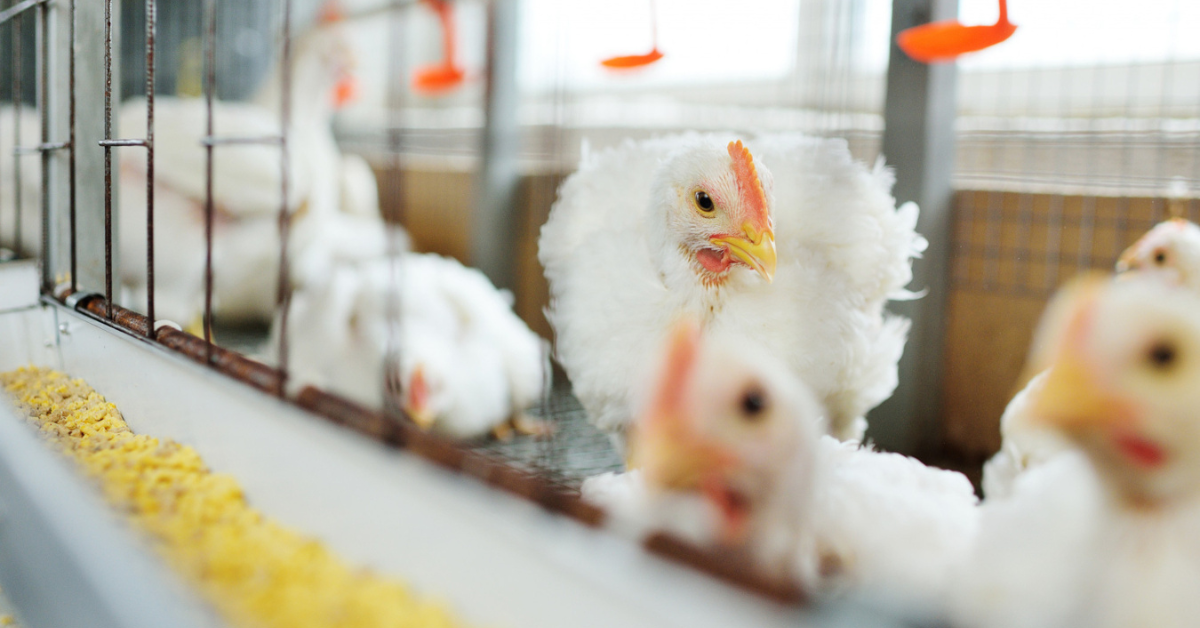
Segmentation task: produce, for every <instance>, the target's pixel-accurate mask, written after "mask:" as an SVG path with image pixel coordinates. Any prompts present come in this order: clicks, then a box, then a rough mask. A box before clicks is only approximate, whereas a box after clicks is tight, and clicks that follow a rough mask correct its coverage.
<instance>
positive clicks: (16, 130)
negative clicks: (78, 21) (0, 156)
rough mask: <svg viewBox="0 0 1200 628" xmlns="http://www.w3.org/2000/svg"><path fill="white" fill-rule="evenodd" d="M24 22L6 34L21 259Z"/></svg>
mask: <svg viewBox="0 0 1200 628" xmlns="http://www.w3.org/2000/svg"><path fill="white" fill-rule="evenodd" d="M23 23H24V20H23V16H22V15H21V14H17V15H16V16H14V17H13V20H12V22H10V24H11V26H9V29H8V32H9V35H10V37H11V38H12V42H11V44H12V72H13V73H12V101H13V210H14V211H13V214H14V217H13V253H14V254H15V255H16V256H17V257H22V253H24V251H23V250H22V249H23V248H24V247H22V246H21V244H22V243H21V214H22V210H23V209H24V207H23V204H24V203H23V202H22V198H21V197H22V194H21V188H22V187H23V186H22V185H21V154H20V153H19V152H18V151H17V149H18V148H20V146H21V117H22V108H23V105H24V102H23V99H24V95H23V94H22V93H21V92H22V91H23V89H22V85H21V70H22V65H23V63H22V61H21V40H22V39H23V38H22V35H23V31H24V29H22V28H21V26H22V25H23Z"/></svg>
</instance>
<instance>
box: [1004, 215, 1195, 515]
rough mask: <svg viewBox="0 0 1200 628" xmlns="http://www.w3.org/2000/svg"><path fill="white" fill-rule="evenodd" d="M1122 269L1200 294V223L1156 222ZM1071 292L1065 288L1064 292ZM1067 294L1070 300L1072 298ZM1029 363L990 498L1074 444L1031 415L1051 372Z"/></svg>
mask: <svg viewBox="0 0 1200 628" xmlns="http://www.w3.org/2000/svg"><path fill="white" fill-rule="evenodd" d="M1116 271H1117V273H1118V277H1120V278H1122V279H1130V278H1138V279H1151V280H1160V281H1162V282H1164V283H1165V284H1166V285H1168V286H1172V287H1176V288H1180V289H1183V290H1188V291H1191V292H1192V293H1194V294H1198V295H1200V227H1197V226H1196V225H1195V224H1194V223H1192V222H1189V221H1188V220H1185V219H1183V218H1172V219H1171V220H1167V221H1165V222H1162V223H1159V224H1158V225H1155V226H1154V228H1152V229H1150V230H1149V231H1147V232H1146V234H1145V235H1143V236H1142V237H1141V238H1139V239H1138V241H1137V242H1135V243H1134V244H1133V245H1131V246H1130V247H1129V248H1128V249H1126V250H1125V252H1124V253H1122V254H1121V256H1120V258H1119V259H1118V261H1117V265H1116ZM1068 293H1069V291H1064V294H1068ZM1064 298H1065V299H1066V300H1067V301H1069V300H1070V297H1064ZM1064 307H1067V306H1066V305H1063V304H1061V303H1059V304H1058V305H1052V306H1051V307H1050V309H1049V310H1048V312H1059V311H1060V310H1061V309H1062V308H1064ZM1064 316H1065V314H1062V313H1059V314H1051V313H1048V314H1047V315H1046V316H1045V317H1044V319H1043V320H1044V321H1045V322H1043V325H1045V326H1050V327H1052V328H1053V329H1052V330H1051V331H1045V332H1042V333H1043V334H1050V335H1054V334H1057V333H1059V332H1058V330H1057V325H1061V324H1062V323H1063V322H1064V320H1065V319H1064ZM1052 321H1056V322H1052ZM1040 342H1044V341H1040ZM1035 346H1036V345H1035ZM1042 366H1044V365H1042ZM1027 368H1028V369H1032V370H1031V371H1029V374H1032V375H1033V377H1032V379H1030V380H1029V382H1028V384H1027V385H1026V386H1025V388H1024V389H1023V390H1021V392H1019V393H1018V394H1017V395H1016V396H1015V397H1013V400H1012V402H1010V403H1009V405H1008V407H1007V408H1006V409H1005V411H1004V415H1003V416H1002V417H1001V418H1000V430H1001V434H1002V435H1003V437H1004V438H1003V444H1002V445H1001V450H1000V451H999V452H998V453H997V454H996V455H995V456H993V457H992V459H991V460H989V461H988V463H987V464H986V465H985V466H984V470H983V491H984V495H986V496H987V497H988V498H996V497H1004V496H1007V495H1008V494H1009V493H1010V492H1011V491H1012V485H1013V480H1014V479H1015V478H1016V477H1017V476H1018V475H1020V474H1021V473H1022V472H1024V471H1025V470H1026V469H1028V468H1030V467H1032V466H1035V465H1037V464H1041V463H1042V462H1045V461H1046V460H1048V459H1049V458H1050V457H1052V456H1054V455H1056V454H1058V453H1059V452H1061V451H1063V450H1065V449H1067V448H1068V447H1069V446H1070V445H1069V443H1068V442H1067V441H1066V440H1065V439H1063V438H1062V436H1061V435H1060V434H1059V433H1058V432H1056V431H1055V430H1050V429H1046V428H1045V426H1044V425H1043V424H1042V422H1040V421H1039V420H1037V418H1036V417H1034V416H1031V412H1030V409H1031V404H1032V403H1033V400H1034V399H1035V398H1036V397H1037V396H1038V395H1039V394H1040V390H1041V388H1042V386H1043V382H1044V380H1045V374H1044V373H1045V372H1044V371H1043V370H1041V369H1039V368H1038V365H1037V364H1036V363H1035V362H1032V361H1031V362H1030V365H1029V367H1027Z"/></svg>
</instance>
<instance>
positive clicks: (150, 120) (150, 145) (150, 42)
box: [146, 0, 158, 338]
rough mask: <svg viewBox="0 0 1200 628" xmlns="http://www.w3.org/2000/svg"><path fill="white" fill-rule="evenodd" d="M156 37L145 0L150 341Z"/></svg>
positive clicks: (151, 0) (154, 16) (150, 332)
mask: <svg viewBox="0 0 1200 628" xmlns="http://www.w3.org/2000/svg"><path fill="white" fill-rule="evenodd" d="M157 34H158V11H157V6H156V3H155V0H146V317H147V318H149V319H150V325H149V327H148V329H147V330H146V336H147V337H149V338H154V333H155V329H154V321H155V320H156V319H155V317H154V43H155V41H154V40H155V39H156V35H157Z"/></svg>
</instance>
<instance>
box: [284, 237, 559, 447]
mask: <svg viewBox="0 0 1200 628" xmlns="http://www.w3.org/2000/svg"><path fill="white" fill-rule="evenodd" d="M397 259H398V260H399V261H398V262H396V263H395V266H394V267H393V262H392V261H390V260H389V259H388V258H380V259H376V260H369V261H363V262H358V263H346V262H341V263H335V264H333V265H332V266H331V267H330V268H329V269H327V271H326V273H324V279H323V280H322V281H320V282H319V283H317V282H314V283H312V284H310V285H309V286H308V287H307V288H306V289H305V290H303V291H300V292H298V293H297V294H296V295H295V296H294V298H293V300H292V309H291V314H290V320H289V323H288V325H289V340H290V342H289V346H290V354H291V369H292V379H293V381H294V382H295V383H296V384H297V385H303V384H311V385H316V386H318V387H321V388H325V389H328V390H332V391H334V392H338V393H340V394H343V395H345V396H347V397H348V398H350V399H352V400H354V401H357V402H359V403H362V404H364V405H367V406H370V407H376V408H378V407H380V406H382V405H383V399H384V396H383V391H384V373H385V368H386V365H387V360H389V359H396V354H397V353H398V360H399V365H398V366H399V369H398V371H399V374H400V378H401V384H402V385H401V390H402V391H403V399H401V400H398V401H399V402H400V403H399V405H400V406H401V407H402V408H403V409H404V410H405V412H406V413H407V414H408V415H409V416H410V417H411V418H412V419H413V420H414V421H415V422H416V423H417V424H418V425H420V426H421V427H424V428H432V429H434V430H436V431H438V432H442V433H445V434H448V435H450V436H453V437H456V438H469V437H474V436H479V435H482V434H486V433H487V432H489V431H491V430H496V431H497V433H500V434H502V433H503V432H504V430H505V426H506V421H508V419H510V418H515V419H517V420H518V421H517V422H518V428H519V429H526V430H536V429H537V426H535V425H531V424H529V423H524V424H522V423H521V419H522V414H521V413H522V411H524V410H525V409H526V408H528V407H529V406H531V405H533V404H535V403H536V402H538V401H540V400H541V397H542V392H543V390H544V386H545V379H546V376H547V371H546V367H547V356H546V353H547V350H546V348H545V341H543V340H542V339H541V338H540V337H539V336H538V335H537V334H534V333H533V332H532V331H530V329H529V328H528V327H527V326H526V325H525V323H524V322H522V321H521V319H519V318H518V317H517V316H516V314H514V313H513V312H512V297H511V295H510V294H508V293H507V292H505V291H499V290H497V289H496V288H494V287H493V286H492V284H491V283H490V282H489V281H488V280H487V278H486V277H485V276H484V275H483V274H482V273H480V272H479V271H478V270H475V269H472V268H466V267H464V266H462V265H461V264H459V263H458V262H457V261H455V260H453V259H449V258H444V257H440V256H437V255H432V254H415V253H408V254H404V255H401V256H399V257H398V258H397ZM395 295H399V296H398V304H399V308H398V316H397V317H396V318H395V319H391V318H390V317H389V316H388V313H389V309H388V308H389V299H392V298H397V297H396V296H395ZM390 320H397V321H398V325H396V324H394V323H389V321H390ZM274 335H275V337H276V338H278V330H277V329H276V331H275V334H274ZM393 342H394V343H396V344H397V345H398V346H397V347H396V349H398V350H397V351H396V352H395V353H393V352H392V351H391V349H392V344H391V343H393ZM393 366H394V365H393ZM497 428H499V429H497Z"/></svg>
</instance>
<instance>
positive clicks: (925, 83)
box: [868, 0, 958, 453]
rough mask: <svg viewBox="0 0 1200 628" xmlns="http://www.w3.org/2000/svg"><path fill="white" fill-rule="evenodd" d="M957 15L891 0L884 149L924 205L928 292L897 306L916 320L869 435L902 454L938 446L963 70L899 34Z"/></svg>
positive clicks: (923, 276)
mask: <svg viewBox="0 0 1200 628" xmlns="http://www.w3.org/2000/svg"><path fill="white" fill-rule="evenodd" d="M957 15H958V0H894V1H893V3H892V32H891V38H892V44H891V53H890V56H889V60H888V72H887V100H886V104H885V107H884V134H883V154H884V155H886V156H887V159H888V163H889V164H894V167H895V169H896V187H895V190H894V192H893V194H894V195H895V197H896V201H897V202H898V203H903V202H907V201H916V203H917V204H918V205H919V206H920V207H921V213H920V217H919V218H918V220H917V231H918V232H919V233H921V234H922V235H924V236H925V238H926V239H927V240H928V241H929V248H928V249H926V250H925V253H924V255H923V257H922V258H921V259H917V260H915V261H914V262H913V284H912V285H913V286H914V287H915V288H916V289H917V290H924V291H925V295H924V296H923V297H922V298H920V299H917V300H914V301H907V302H899V303H893V304H892V305H891V309H892V310H893V311H895V312H896V313H898V314H904V315H906V316H908V317H909V318H910V319H911V320H912V328H911V330H910V331H909V335H908V343H907V344H906V345H905V348H904V355H903V356H902V357H901V359H900V365H899V375H900V381H899V385H898V386H897V387H896V391H895V393H894V394H893V395H892V397H891V398H890V399H888V400H887V401H885V402H883V403H882V404H880V405H879V407H877V408H876V409H875V410H873V411H872V412H871V415H870V416H871V419H870V422H869V424H870V429H869V432H868V434H869V436H870V437H871V438H872V439H874V440H875V441H876V442H877V443H879V444H880V445H882V446H883V447H885V448H887V449H891V450H894V451H900V452H904V453H929V452H931V450H932V449H934V448H935V447H936V446H937V438H938V429H937V428H938V425H939V423H940V414H941V408H942V369H943V363H942V362H943V360H942V354H943V347H942V345H943V344H944V342H945V320H946V305H947V302H946V296H947V292H948V288H949V282H950V281H949V280H950V275H949V259H950V256H949V251H950V239H951V233H950V228H951V224H950V211H951V206H952V201H953V192H954V190H953V185H952V177H953V174H954V144H955V136H954V118H955V106H956V102H957V101H956V99H957V91H956V85H957V70H956V67H955V65H954V64H952V63H949V64H936V65H926V64H923V63H918V62H916V61H913V60H912V59H910V58H908V55H906V54H904V52H903V51H901V50H900V48H899V46H897V45H896V43H895V39H896V35H897V34H899V33H900V31H903V30H904V29H906V28H911V27H913V26H918V25H920V24H924V23H926V22H930V21H936V20H946V19H952V18H954V17H956V16H957Z"/></svg>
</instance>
